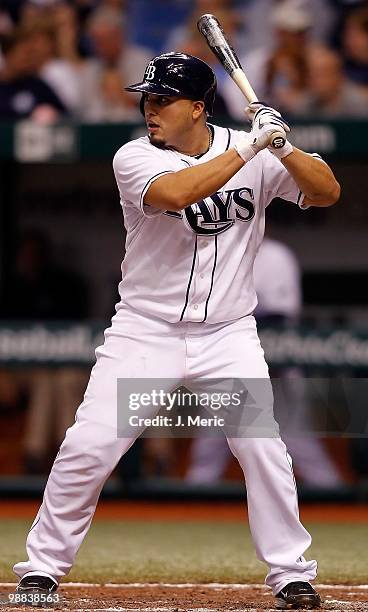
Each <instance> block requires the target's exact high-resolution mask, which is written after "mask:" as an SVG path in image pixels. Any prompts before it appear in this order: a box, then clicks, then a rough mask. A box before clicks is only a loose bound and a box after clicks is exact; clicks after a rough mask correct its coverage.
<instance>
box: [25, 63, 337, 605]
mask: <svg viewBox="0 0 368 612" xmlns="http://www.w3.org/2000/svg"><path fill="white" fill-rule="evenodd" d="M127 90H128V91H133V92H141V94H142V98H141V111H142V113H143V115H144V118H145V121H146V124H147V131H148V135H147V136H144V137H142V138H138V139H137V140H134V141H132V142H129V143H128V144H125V145H124V146H123V147H121V149H119V151H118V152H117V153H116V155H115V158H114V162H113V166H114V172H115V177H116V181H117V184H118V188H119V192H120V198H121V203H122V207H123V211H124V221H125V226H126V229H127V240H126V255H125V258H124V261H123V264H122V281H121V283H120V286H119V290H120V296H121V301H120V302H119V304H118V305H117V309H116V314H115V315H114V317H113V319H112V324H111V327H109V328H108V329H107V330H106V332H105V342H104V344H103V345H102V346H100V347H98V348H97V350H96V356H97V361H96V364H95V366H94V367H93V369H92V373H91V377H90V381H89V383H88V386H87V390H86V393H85V396H84V400H83V402H82V404H81V405H80V407H79V409H78V411H77V415H76V422H75V424H74V425H73V426H72V427H71V428H70V429H68V431H67V433H66V437H65V440H64V442H63V444H62V445H61V447H60V451H59V454H58V456H57V457H56V460H55V463H54V466H53V468H52V471H51V473H50V477H49V480H48V483H47V485H46V489H45V493H44V498H43V502H42V505H41V508H40V510H39V512H38V514H37V516H36V519H35V521H34V523H33V525H32V527H31V530H30V532H29V535H28V538H27V553H28V559H27V561H25V562H21V563H17V564H16V565H15V566H14V571H15V573H16V574H17V575H18V576H19V577H20V578H21V580H20V582H19V585H18V587H17V589H18V592H21V593H24V592H26V593H31V592H32V593H33V592H36V593H45V592H46V593H49V592H53V591H54V590H56V588H57V586H58V583H59V581H60V579H61V578H62V577H63V576H64V575H65V574H67V573H68V572H69V570H70V568H71V566H72V564H73V562H74V559H75V556H76V554H77V551H78V549H79V546H80V545H81V543H82V541H83V538H84V537H85V535H86V533H87V531H88V528H89V526H90V524H91V520H92V517H93V513H94V511H95V507H96V504H97V501H98V497H99V494H100V491H101V489H102V487H103V484H104V482H105V480H106V479H107V477H108V476H109V474H110V473H111V471H112V470H113V469H114V467H115V465H116V464H117V462H118V461H119V459H120V458H121V456H122V455H123V454H124V453H125V452H126V451H127V450H128V449H129V447H130V446H131V445H132V444H133V442H134V439H135V438H136V437H137V436H138V434H139V429H138V428H137V431H136V432H133V433H132V432H130V434H129V435H126V436H124V437H118V435H117V428H116V411H117V379H118V378H125V379H129V378H141V379H150V378H157V379H161V380H162V379H163V378H166V379H172V380H175V381H176V380H178V381H183V380H184V381H187V380H190V379H192V378H193V379H194V378H200V377H203V378H204V377H207V378H220V377H221V378H226V377H228V378H242V379H257V378H262V379H267V377H268V369H267V365H266V363H265V360H264V355H263V351H262V348H261V345H260V342H259V339H258V336H257V330H256V325H255V320H254V318H253V316H252V313H253V311H254V309H255V306H256V295H255V291H254V287H253V280H252V267H253V261H254V258H255V255H256V253H257V250H258V247H259V245H260V243H261V241H262V237H263V232H264V224H265V209H266V207H267V205H268V204H269V203H270V202H271V200H272V199H273V198H274V197H275V196H279V197H281V198H284V199H286V200H289V201H291V202H294V203H295V204H296V205H299V206H300V207H302V208H306V207H308V206H313V205H314V206H328V205H331V204H333V203H335V202H336V201H337V199H338V197H339V193H340V188H339V185H338V183H337V182H336V180H335V178H334V176H333V174H332V171H331V170H330V168H329V167H328V165H327V164H325V163H324V162H323V161H321V159H320V158H317V157H315V156H312V155H309V154H307V153H304V152H302V151H300V150H298V149H296V148H294V147H293V146H292V145H291V144H290V143H289V142H288V141H286V144H285V145H284V147H283V148H282V149H279V150H278V151H276V150H270V149H268V145H269V142H270V135H271V133H272V132H274V131H275V129H276V130H277V131H279V130H283V131H288V129H289V128H288V127H287V125H286V124H285V123H284V122H283V120H282V118H281V116H280V114H279V113H278V112H277V111H276V110H274V109H271V108H268V107H266V106H264V105H262V104H256V105H252V106H251V108H250V111H249V112H250V113H251V116H252V129H251V132H250V133H247V132H243V131H235V130H231V129H225V128H221V127H218V126H215V125H211V124H210V123H208V122H207V119H208V117H210V116H211V113H212V107H213V102H214V98H215V92H216V79H215V76H214V73H213V71H212V70H211V68H210V67H209V66H208V65H207V64H206V63H204V62H202V61H201V60H199V59H198V58H196V57H193V56H190V55H186V54H183V53H168V54H164V55H161V56H158V57H156V58H154V59H153V60H152V61H151V62H150V63H149V64H148V66H147V68H146V71H145V74H144V77H143V81H142V82H141V83H138V84H135V85H132V86H130V87H128V88H127ZM126 410H128V407H126ZM155 412H157V408H154V407H152V414H155ZM228 442H229V446H230V448H231V451H232V452H233V454H234V455H235V456H236V457H237V459H238V460H239V463H240V465H241V467H242V469H243V471H244V474H245V476H246V480H247V493H248V508H249V523H250V529H251V533H252V537H253V540H254V544H255V547H256V551H257V555H258V557H259V559H261V560H262V561H264V562H265V563H266V564H267V565H268V568H269V571H268V574H267V577H266V583H267V584H268V585H269V586H270V587H271V588H272V590H273V593H274V595H275V597H276V606H277V607H280V608H285V607H291V606H293V607H297V608H298V607H299V608H300V607H307V608H316V607H319V605H320V597H319V595H318V594H317V593H316V591H315V590H314V589H313V587H312V586H311V585H310V582H309V581H311V580H313V579H314V578H315V576H316V572H317V563H316V561H314V560H311V561H307V560H306V559H305V558H304V556H303V555H304V551H305V550H306V549H307V548H308V547H309V545H310V543H311V537H310V535H309V533H308V532H307V531H306V530H305V528H304V527H303V526H302V524H301V523H300V520H299V516H298V506H297V494H296V490H295V485H294V478H293V473H292V470H291V467H290V464H289V461H288V456H287V451H286V448H285V445H284V444H283V442H282V441H281V439H280V438H279V437H278V436H274V437H271V436H269V437H234V438H231V437H229V438H228Z"/></svg>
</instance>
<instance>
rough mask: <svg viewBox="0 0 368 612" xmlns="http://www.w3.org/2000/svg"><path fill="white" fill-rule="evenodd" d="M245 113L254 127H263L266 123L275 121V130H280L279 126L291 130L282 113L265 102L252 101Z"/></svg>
mask: <svg viewBox="0 0 368 612" xmlns="http://www.w3.org/2000/svg"><path fill="white" fill-rule="evenodd" d="M245 114H246V116H247V117H248V119H249V121H251V122H252V128H253V127H257V128H259V129H261V128H262V126H263V125H264V124H265V123H273V124H274V125H275V130H274V131H275V132H278V131H279V128H282V130H284V132H290V127H289V125H288V124H287V123H286V121H285V119H284V118H283V117H282V115H281V113H280V112H279V111H278V110H276V109H275V108H272V107H271V106H266V104H263V102H251V103H250V104H249V106H248V107H247V108H246V109H245Z"/></svg>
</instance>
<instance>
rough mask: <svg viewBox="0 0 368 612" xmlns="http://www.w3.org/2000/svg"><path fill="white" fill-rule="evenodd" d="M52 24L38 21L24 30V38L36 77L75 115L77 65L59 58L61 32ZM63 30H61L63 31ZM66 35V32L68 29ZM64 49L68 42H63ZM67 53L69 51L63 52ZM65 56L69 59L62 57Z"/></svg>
mask: <svg viewBox="0 0 368 612" xmlns="http://www.w3.org/2000/svg"><path fill="white" fill-rule="evenodd" d="M55 25H56V24H53V22H52V21H51V20H48V19H47V20H43V21H39V22H38V23H36V24H33V25H29V26H24V27H23V30H22V31H23V35H24V36H27V38H28V40H29V41H30V45H31V51H32V52H31V59H32V64H33V69H34V72H35V74H37V75H38V76H39V77H40V78H42V80H43V81H44V82H45V83H47V84H48V85H49V86H50V87H51V88H52V89H53V90H54V91H55V92H56V94H57V95H58V97H59V98H60V100H61V101H62V103H63V104H64V106H65V107H66V108H67V109H68V111H69V112H70V114H74V115H78V113H79V112H80V107H81V96H82V93H81V86H80V77H79V72H80V65H78V64H77V62H75V63H74V62H73V61H72V60H71V59H69V58H68V59H65V58H64V57H61V56H60V55H59V56H58V47H59V51H60V45H59V41H60V40H61V39H63V35H62V31H59V28H56V27H55ZM62 30H63V28H62ZM68 31H69V29H68ZM63 46H64V48H66V47H67V41H66V39H64V42H63ZM66 50H67V51H69V49H66ZM65 55H67V56H68V55H70V54H69V53H65Z"/></svg>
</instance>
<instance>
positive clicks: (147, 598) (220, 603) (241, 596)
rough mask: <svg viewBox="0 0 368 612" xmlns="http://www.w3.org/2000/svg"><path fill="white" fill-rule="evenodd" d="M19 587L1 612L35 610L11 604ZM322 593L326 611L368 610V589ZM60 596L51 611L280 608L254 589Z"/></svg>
mask: <svg viewBox="0 0 368 612" xmlns="http://www.w3.org/2000/svg"><path fill="white" fill-rule="evenodd" d="M13 588H14V587H13ZM13 588H12V586H11V585H10V584H7V585H6V586H5V585H4V586H3V587H1V585H0V591H1V597H0V599H1V600H2V601H3V602H4V603H3V604H2V605H1V606H0V610H6V611H8V612H11V611H12V610H29V609H30V608H29V607H28V608H26V607H23V606H15V605H12V604H11V603H10V601H9V600H8V603H6V599H7V595H8V594H9V593H11V592H12V591H13ZM318 590H319V592H320V593H321V596H322V599H323V608H324V609H325V610H330V611H331V612H337V611H340V610H341V611H344V612H346V611H352V612H355V611H356V612H367V611H368V585H354V586H351V585H319V586H318ZM59 594H60V601H59V602H58V603H56V604H54V605H53V607H52V608H51V607H50V608H47V609H50V610H58V611H61V610H73V611H81V612H82V611H83V612H88V611H91V612H92V611H93V612H125V611H127V612H225V610H226V611H230V612H243V611H247V612H251V611H252V610H273V609H274V606H273V598H272V596H271V595H270V592H269V589H266V588H265V587H264V586H263V585H252V584H248V585H238V584H237V585H230V584H210V585H206V584H197V585H194V584H186V585H184V584H183V585H178V584H177V585H174V584H173V585H168V584H134V585H133V584H119V585H105V586H99V585H92V584H91V585H81V584H71V583H65V584H64V585H62V586H61V587H60V589H59ZM32 609H33V610H37V609H39V608H34V607H32ZM44 609H45V608H44Z"/></svg>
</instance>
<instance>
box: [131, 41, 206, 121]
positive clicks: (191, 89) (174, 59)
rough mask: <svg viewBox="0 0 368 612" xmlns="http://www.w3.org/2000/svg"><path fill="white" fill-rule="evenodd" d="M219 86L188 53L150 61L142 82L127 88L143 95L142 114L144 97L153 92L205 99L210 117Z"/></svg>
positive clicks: (203, 63)
mask: <svg viewBox="0 0 368 612" xmlns="http://www.w3.org/2000/svg"><path fill="white" fill-rule="evenodd" d="M216 86H217V83H216V77H215V73H214V72H213V70H212V69H211V68H210V67H209V66H208V64H206V62H203V61H202V60H200V59H199V58H198V57H194V55H187V54H186V53H163V54H162V55H158V56H157V57H154V58H153V59H152V60H151V61H150V62H149V64H148V65H147V67H146V70H145V72H144V77H143V81H142V82H141V83H136V84H134V85H130V86H129V87H126V88H125V89H126V90H127V91H140V92H142V94H143V95H142V100H141V111H142V113H143V105H144V97H145V94H149V93H152V94H157V95H161V96H180V97H182V98H188V99H189V100H203V102H204V104H205V109H206V112H207V115H208V116H211V115H212V113H213V103H214V101H215V95H216Z"/></svg>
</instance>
